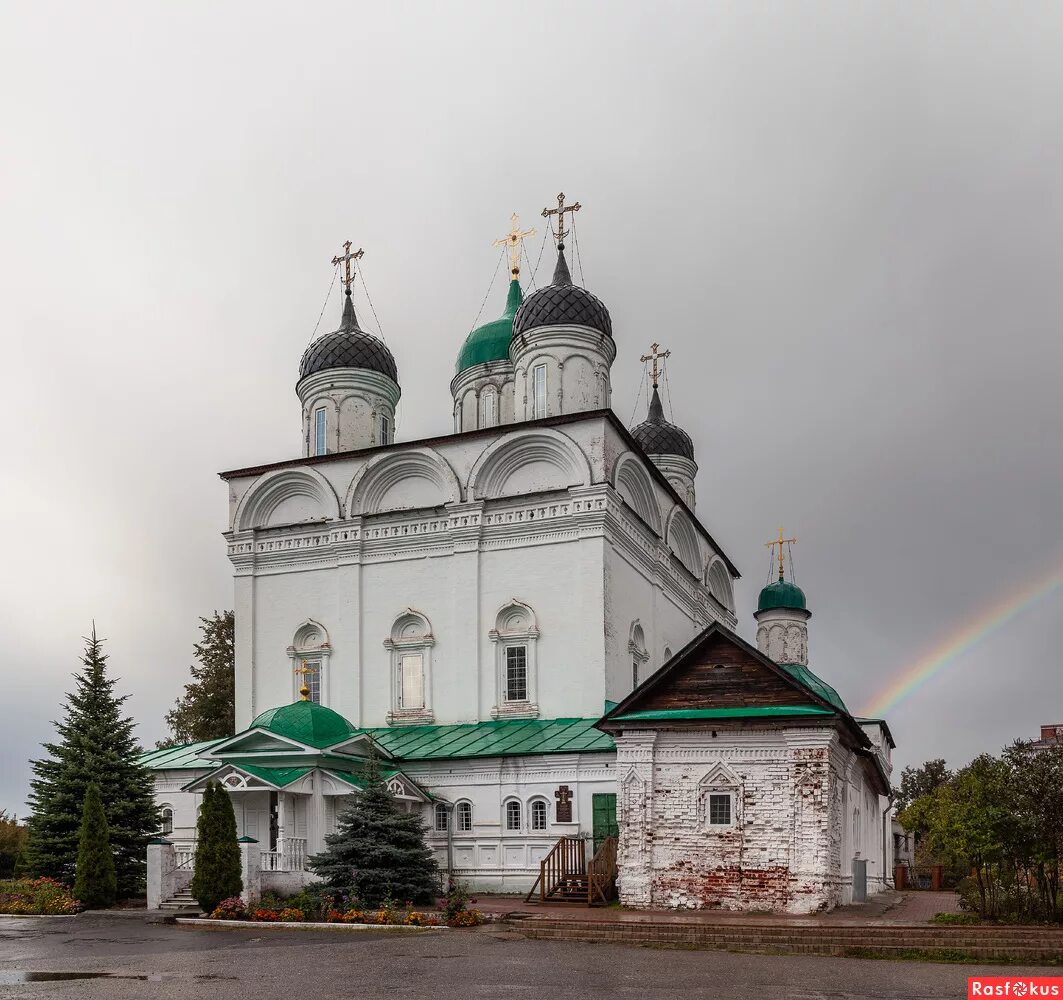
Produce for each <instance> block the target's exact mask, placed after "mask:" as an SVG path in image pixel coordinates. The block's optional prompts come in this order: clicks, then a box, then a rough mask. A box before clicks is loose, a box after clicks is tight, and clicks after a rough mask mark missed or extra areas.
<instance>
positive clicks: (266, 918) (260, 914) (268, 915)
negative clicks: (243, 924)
mask: <svg viewBox="0 0 1063 1000" xmlns="http://www.w3.org/2000/svg"><path fill="white" fill-rule="evenodd" d="M251 919H252V920H257V921H258V922H259V923H261V924H273V923H276V922H277V911H276V910H269V909H266V908H264V907H259V909H257V910H255V911H253V912H252V914H251Z"/></svg>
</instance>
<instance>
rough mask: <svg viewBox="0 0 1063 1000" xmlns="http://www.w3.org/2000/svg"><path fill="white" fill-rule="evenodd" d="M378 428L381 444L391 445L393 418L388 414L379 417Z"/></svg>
mask: <svg viewBox="0 0 1063 1000" xmlns="http://www.w3.org/2000/svg"><path fill="white" fill-rule="evenodd" d="M377 427H378V430H379V434H380V443H381V444H391V417H390V416H388V414H386V413H381V414H379V415H378V416H377Z"/></svg>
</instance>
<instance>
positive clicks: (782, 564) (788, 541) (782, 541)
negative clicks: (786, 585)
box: [764, 528, 797, 580]
mask: <svg viewBox="0 0 1063 1000" xmlns="http://www.w3.org/2000/svg"><path fill="white" fill-rule="evenodd" d="M796 543H797V539H796V538H783V530H782V528H780V529H779V537H778V538H773V539H772V540H771V541H770V542H765V543H764V544H765V546H766V547H767V548H769V549H771V548H774V547H775V546H776V545H778V546H779V579H780V580H782V579H783V578H784V577H785V575H786V549H785V546H787V545H794V544H796Z"/></svg>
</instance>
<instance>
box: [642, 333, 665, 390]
mask: <svg viewBox="0 0 1063 1000" xmlns="http://www.w3.org/2000/svg"><path fill="white" fill-rule="evenodd" d="M660 346H661V345H660V344H650V353H649V354H643V355H642V357H641V358H639V361H652V362H653V387H654V389H656V388H657V378H658V376H659V374H660V373H659V372H658V370H657V360H658V358H660V359H664V358H670V357H671V356H672V352H671V351H663V352H661V353H658V351H657V349H658V348H659V347H660Z"/></svg>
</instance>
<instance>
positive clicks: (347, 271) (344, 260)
mask: <svg viewBox="0 0 1063 1000" xmlns="http://www.w3.org/2000/svg"><path fill="white" fill-rule="evenodd" d="M352 246H354V244H353V243H352V242H351V241H350V240H348V241H347V242H346V243H344V244H343V250H344V254H343V256H342V257H333V258H332V263H333V265H336V264H343V268H344V275H343V283H344V284H345V285H346V286H347V294H348V295H350V294H351V282H352V281H354V275H353V274H351V261H352V260H361V259H362V258H363V257H364V256H365V251H364V250H363V249H362V248H361V247H359V248H358V249H357V250H355V251H354V253H351V247H352Z"/></svg>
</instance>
